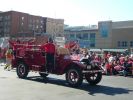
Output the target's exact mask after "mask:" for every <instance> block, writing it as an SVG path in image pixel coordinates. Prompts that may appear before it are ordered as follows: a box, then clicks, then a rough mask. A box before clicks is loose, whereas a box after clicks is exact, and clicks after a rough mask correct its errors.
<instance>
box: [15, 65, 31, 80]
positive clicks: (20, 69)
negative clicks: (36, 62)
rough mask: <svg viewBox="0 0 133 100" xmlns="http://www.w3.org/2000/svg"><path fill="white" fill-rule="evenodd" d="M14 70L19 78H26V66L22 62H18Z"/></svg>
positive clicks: (27, 70) (27, 71)
mask: <svg viewBox="0 0 133 100" xmlns="http://www.w3.org/2000/svg"><path fill="white" fill-rule="evenodd" d="M16 71H17V75H18V77H19V78H26V77H27V75H28V73H29V69H28V66H27V65H26V64H24V63H22V62H21V63H19V64H18V66H17V69H16Z"/></svg>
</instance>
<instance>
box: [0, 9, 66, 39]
mask: <svg viewBox="0 0 133 100" xmlns="http://www.w3.org/2000/svg"><path fill="white" fill-rule="evenodd" d="M63 27H64V20H63V19H53V18H47V17H42V16H35V15H30V14H28V13H23V12H17V11H7V12H0V36H1V37H3V36H16V35H20V36H32V35H35V34H37V33H38V34H43V33H48V34H53V35H54V34H62V33H63V30H64V29H63Z"/></svg>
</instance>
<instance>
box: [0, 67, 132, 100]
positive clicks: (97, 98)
mask: <svg viewBox="0 0 133 100" xmlns="http://www.w3.org/2000/svg"><path fill="white" fill-rule="evenodd" d="M132 99H133V78H132V77H123V76H103V79H102V81H101V82H100V83H99V84H98V85H97V86H90V85H88V83H86V82H84V83H83V84H82V86H80V87H79V88H71V87H69V86H68V84H67V83H66V81H65V78H64V75H62V76H56V75H49V76H48V78H47V79H43V78H41V77H40V76H39V74H38V73H34V72H31V73H29V75H28V78H27V79H19V78H18V77H17V75H16V71H15V70H12V71H5V70H3V66H0V100H132Z"/></svg>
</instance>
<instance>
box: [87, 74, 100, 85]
mask: <svg viewBox="0 0 133 100" xmlns="http://www.w3.org/2000/svg"><path fill="white" fill-rule="evenodd" d="M85 78H86V80H87V82H88V83H89V84H90V85H96V84H98V83H99V82H100V81H101V79H102V73H101V72H98V73H87V74H85Z"/></svg>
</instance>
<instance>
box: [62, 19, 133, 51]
mask: <svg viewBox="0 0 133 100" xmlns="http://www.w3.org/2000/svg"><path fill="white" fill-rule="evenodd" d="M64 33H65V35H66V37H67V38H68V39H67V40H79V43H80V45H81V47H87V48H95V49H99V48H102V49H114V48H117V49H124V48H126V49H127V48H133V21H119V22H112V21H101V22H98V27H78V28H77V27H69V28H68V27H67V28H65V29H64Z"/></svg>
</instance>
